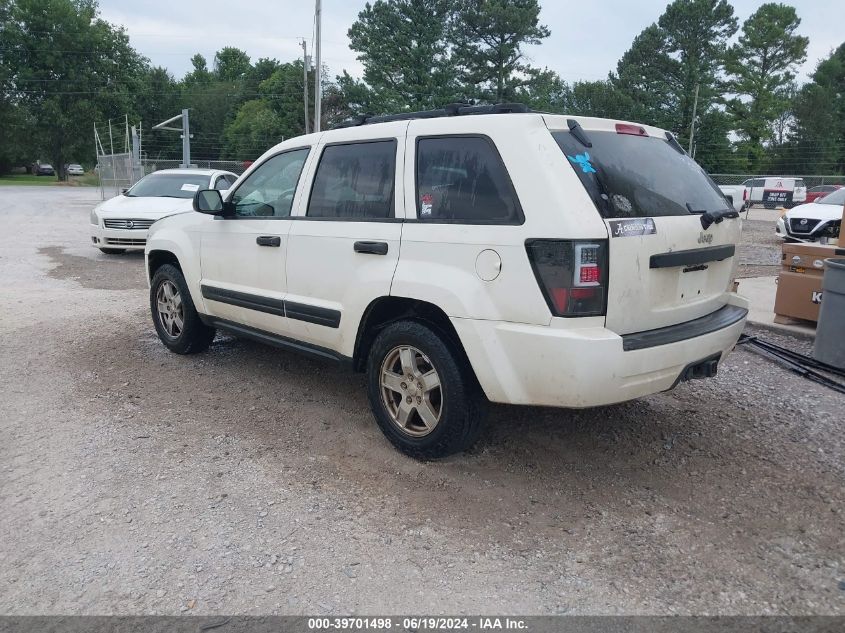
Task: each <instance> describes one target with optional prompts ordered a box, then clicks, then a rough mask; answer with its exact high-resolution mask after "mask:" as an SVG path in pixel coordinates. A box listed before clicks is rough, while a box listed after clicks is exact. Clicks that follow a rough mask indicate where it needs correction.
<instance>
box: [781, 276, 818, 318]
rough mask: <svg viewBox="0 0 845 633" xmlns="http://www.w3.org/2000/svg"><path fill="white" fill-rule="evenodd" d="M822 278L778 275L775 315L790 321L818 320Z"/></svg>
mask: <svg viewBox="0 0 845 633" xmlns="http://www.w3.org/2000/svg"><path fill="white" fill-rule="evenodd" d="M821 302H822V276H821V275H806V274H804V273H791V272H782V273H781V274H780V275H778V291H777V295H775V314H777V315H778V316H781V317H790V318H792V319H805V320H807V321H818V320H819V306H820V305H821Z"/></svg>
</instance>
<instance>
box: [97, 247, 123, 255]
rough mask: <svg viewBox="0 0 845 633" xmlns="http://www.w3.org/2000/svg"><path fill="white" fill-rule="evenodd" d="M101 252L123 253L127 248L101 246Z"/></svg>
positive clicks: (109, 253)
mask: <svg viewBox="0 0 845 633" xmlns="http://www.w3.org/2000/svg"><path fill="white" fill-rule="evenodd" d="M100 252H101V253H105V254H106V255H122V254H123V253H125V252H126V249H125V248H101V249H100Z"/></svg>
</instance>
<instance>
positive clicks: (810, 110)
mask: <svg viewBox="0 0 845 633" xmlns="http://www.w3.org/2000/svg"><path fill="white" fill-rule="evenodd" d="M794 112H795V130H794V132H793V134H792V139H791V142H790V143H789V147H788V151H786V148H784V150H785V151H784V152H783V154H786V158H787V159H788V160H784V159H782V160H784V163H785V164H786V165H787V166H788V167H789V169H785V170H784V171H791V172H794V173H817V174H831V173H843V172H845V44H841V45H840V46H839V47H838V48H837V49H836V50H835V51H833V53H831V55H830V57H828V58H827V59H825V60H823V61H822V62H821V63H819V65H818V67H817V68H816V71H815V72H814V73H813V76H812V80H811V81H810V82H809V83H807V84H805V85H804V86H803V87H802V88H801V91H800V93H799V94H798V97H797V98H796V100H795V107H794Z"/></svg>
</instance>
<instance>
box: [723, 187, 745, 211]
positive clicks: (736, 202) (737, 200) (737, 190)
mask: <svg viewBox="0 0 845 633" xmlns="http://www.w3.org/2000/svg"><path fill="white" fill-rule="evenodd" d="M719 191H721V192H722V193H723V194H724V196H725V198H727V199H728V202H730V203H731V206H732V207H733V208H734V210H735V211H737V212H742V211H745V208H746V207H747V206H748V189H746V188H745V186H743V185H719Z"/></svg>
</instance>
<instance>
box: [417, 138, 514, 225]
mask: <svg viewBox="0 0 845 633" xmlns="http://www.w3.org/2000/svg"><path fill="white" fill-rule="evenodd" d="M417 217H418V218H419V219H420V220H429V221H433V222H443V221H447V222H466V223H470V224H472V223H475V224H521V223H522V221H523V220H522V210H521V209H520V206H519V201H518V200H517V198H516V193H515V192H514V190H513V185H511V181H510V178H509V177H508V173H507V170H506V169H505V166H504V164H503V163H502V159H501V158H500V157H499V154H498V152H497V151H496V149H495V147H494V146H493V142H492V141H490V140H489V139H487V138H482V137H469V136H463V137H459V136H454V137H437V138H420V139H419V140H418V141H417Z"/></svg>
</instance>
